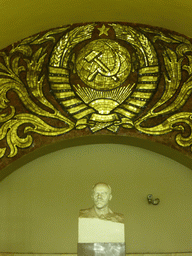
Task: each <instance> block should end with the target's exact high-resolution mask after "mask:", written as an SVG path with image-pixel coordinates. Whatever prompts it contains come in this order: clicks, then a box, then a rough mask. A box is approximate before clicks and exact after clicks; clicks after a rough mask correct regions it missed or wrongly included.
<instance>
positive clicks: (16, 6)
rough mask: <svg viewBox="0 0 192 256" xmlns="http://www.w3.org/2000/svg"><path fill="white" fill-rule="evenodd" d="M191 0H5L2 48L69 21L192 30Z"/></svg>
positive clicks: (183, 31) (185, 32) (2, 4)
mask: <svg viewBox="0 0 192 256" xmlns="http://www.w3.org/2000/svg"><path fill="white" fill-rule="evenodd" d="M191 8H192V3H191V1H190V0H182V1H180V0H169V1H167V0H158V1H152V0H145V1H143V0H97V1H93V0H46V1H45V0H40V1H39V0H33V1H26V0H17V1H15V0H14V1H10V0H1V11H0V14H1V15H0V24H1V37H0V49H2V48H4V47H6V46H8V45H9V44H12V43H14V42H16V41H19V40H21V39H23V38H25V37H28V36H30V35H33V34H35V33H38V32H40V31H44V30H47V29H50V28H54V27H58V26H61V25H65V24H71V23H80V22H91V21H126V22H133V23H143V24H148V25H152V26H159V27H164V28H167V29H170V30H174V31H176V32H178V33H181V34H184V35H186V36H189V37H190V36H192V32H191V27H192V26H191V25H192V20H191Z"/></svg>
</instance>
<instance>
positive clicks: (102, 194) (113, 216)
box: [79, 182, 124, 223]
mask: <svg viewBox="0 0 192 256" xmlns="http://www.w3.org/2000/svg"><path fill="white" fill-rule="evenodd" d="M91 197H92V199H93V202H94V205H93V207H91V208H89V209H85V210H80V214H79V217H80V218H99V219H104V220H109V221H113V222H121V223H123V221H124V220H123V215H122V214H120V213H114V212H113V211H112V210H111V209H110V208H109V201H110V200H111V199H112V191H111V187H110V186H109V185H108V184H106V183H103V182H99V183H97V184H95V185H94V186H93V188H92V195H91Z"/></svg>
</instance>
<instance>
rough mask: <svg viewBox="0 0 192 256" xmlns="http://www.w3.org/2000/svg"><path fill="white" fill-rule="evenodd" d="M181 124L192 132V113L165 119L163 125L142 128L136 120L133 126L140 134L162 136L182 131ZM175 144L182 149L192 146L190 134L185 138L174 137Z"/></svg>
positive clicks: (180, 136) (183, 113) (191, 135)
mask: <svg viewBox="0 0 192 256" xmlns="http://www.w3.org/2000/svg"><path fill="white" fill-rule="evenodd" d="M181 123H185V124H187V125H188V126H189V127H190V129H191V131H192V113H189V112H181V113H178V114H174V115H172V116H171V117H169V118H167V119H166V120H165V121H164V122H163V123H161V124H159V125H156V126H153V127H142V126H140V124H141V122H140V121H139V120H137V121H136V122H135V123H134V125H135V127H136V129H137V130H138V131H140V132H143V133H146V134H149V135H163V134H166V133H169V132H171V131H173V130H178V131H184V130H185V128H184V126H183V125H181ZM176 139H177V143H178V144H179V145H181V146H183V147H187V146H190V145H192V132H191V133H190V135H189V136H188V137H187V138H184V137H183V136H182V134H179V135H177V136H176Z"/></svg>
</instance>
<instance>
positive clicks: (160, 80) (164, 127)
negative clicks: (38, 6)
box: [0, 23, 192, 157]
mask: <svg viewBox="0 0 192 256" xmlns="http://www.w3.org/2000/svg"><path fill="white" fill-rule="evenodd" d="M191 53H192V45H191V42H190V40H189V39H187V38H185V37H183V36H181V35H177V34H176V33H175V34H173V33H170V32H169V31H165V32H163V31H162V30H161V29H152V28H149V27H146V26H131V25H130V24H127V23H89V24H81V25H78V24H77V25H71V26H66V27H61V28H57V29H54V30H50V31H48V32H45V33H44V34H37V35H35V36H32V37H29V38H27V39H24V40H23V41H21V42H20V43H17V44H16V45H12V46H11V47H10V48H9V51H1V52H0V58H1V60H0V61H1V62H0V92H1V94H0V95H1V96H0V108H1V115H0V121H1V127H0V140H5V139H6V143H7V144H8V146H9V149H10V152H9V155H8V156H9V157H13V156H15V155H16V154H17V151H18V148H27V147H29V146H30V145H31V144H32V141H33V139H32V134H31V133H37V134H41V135H43V136H58V135H62V134H65V133H67V132H70V131H71V130H74V129H76V130H82V129H85V128H89V129H90V131H92V132H93V133H95V132H97V131H100V130H102V129H106V130H109V131H110V132H112V133H117V132H118V130H119V128H120V127H122V128H123V129H135V130H137V131H139V132H142V133H144V134H148V135H163V134H167V133H170V132H172V131H175V130H177V131H180V133H179V134H177V136H176V143H177V144H178V145H180V146H182V147H188V146H190V147H191V144H192V133H191V129H192V114H191V111H185V110H184V111H183V110H182V111H181V109H182V108H183V106H185V104H186V102H187V100H188V99H189V97H190V95H191V91H192V57H191ZM9 91H14V93H16V94H17V95H18V97H19V99H20V101H21V102H22V105H23V106H24V108H25V111H24V112H22V113H21V111H20V112H19V111H17V107H16V106H14V104H11V101H9V99H8V96H7V93H8V92H9ZM158 91H160V92H159V93H158ZM157 94H158V96H157ZM50 95H51V96H50ZM50 97H52V98H53V99H54V100H55V102H57V104H58V105H57V104H53V103H52V101H51V100H50ZM58 106H59V107H58ZM59 108H62V110H63V111H60V110H59ZM47 118H50V119H51V120H58V121H61V122H63V123H64V126H63V127H62V126H61V125H60V126H59V127H57V125H55V123H54V125H53V124H50V122H48V121H47ZM186 126H187V127H188V128H187V129H188V135H187V136H182V134H181V132H182V131H184V130H185V129H186ZM22 129H23V130H22ZM20 130H22V131H23V132H22V136H21V135H19V134H21V132H20ZM6 150H7V146H4V147H1V149H0V156H1V157H3V156H4V155H5V153H6Z"/></svg>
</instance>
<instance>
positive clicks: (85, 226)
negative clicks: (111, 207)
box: [78, 218, 125, 243]
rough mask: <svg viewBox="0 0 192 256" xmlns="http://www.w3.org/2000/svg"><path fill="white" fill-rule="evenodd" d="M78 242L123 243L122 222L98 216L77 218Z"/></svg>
mask: <svg viewBox="0 0 192 256" xmlns="http://www.w3.org/2000/svg"><path fill="white" fill-rule="evenodd" d="M90 227H91V228H90ZM78 242H79V243H124V242H125V235H124V224H123V223H117V222H112V221H107V220H101V219H98V218H93V219H91V218H79V230H78Z"/></svg>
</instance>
